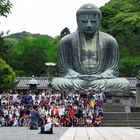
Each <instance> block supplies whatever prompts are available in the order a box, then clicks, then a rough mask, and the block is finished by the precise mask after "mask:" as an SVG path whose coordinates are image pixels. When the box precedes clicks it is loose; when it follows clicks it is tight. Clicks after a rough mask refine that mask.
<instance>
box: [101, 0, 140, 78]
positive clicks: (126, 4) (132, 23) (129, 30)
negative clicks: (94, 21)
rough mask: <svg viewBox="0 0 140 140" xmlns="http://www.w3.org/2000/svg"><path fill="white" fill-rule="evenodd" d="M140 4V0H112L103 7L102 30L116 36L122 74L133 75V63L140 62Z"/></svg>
mask: <svg viewBox="0 0 140 140" xmlns="http://www.w3.org/2000/svg"><path fill="white" fill-rule="evenodd" d="M139 5H140V1H139V0H124V1H122V0H111V1H110V2H109V3H107V4H106V5H105V6H103V7H101V11H102V13H103V17H102V30H103V31H105V32H108V33H109V34H111V35H112V36H114V37H115V38H116V39H117V41H118V44H119V49H120V75H121V76H132V73H133V72H132V69H133V65H138V64H140V57H139V56H140V45H139V44H140V6H139ZM128 69H129V71H128ZM136 70H137V69H136ZM133 71H134V70H133ZM135 73H136V72H135Z"/></svg>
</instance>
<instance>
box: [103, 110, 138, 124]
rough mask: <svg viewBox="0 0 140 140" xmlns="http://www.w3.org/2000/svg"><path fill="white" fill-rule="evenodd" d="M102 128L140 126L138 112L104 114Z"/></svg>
mask: <svg viewBox="0 0 140 140" xmlns="http://www.w3.org/2000/svg"><path fill="white" fill-rule="evenodd" d="M102 126H137V127H138V126H140V112H135V113H122V112H105V113H104V116H103V119H102Z"/></svg>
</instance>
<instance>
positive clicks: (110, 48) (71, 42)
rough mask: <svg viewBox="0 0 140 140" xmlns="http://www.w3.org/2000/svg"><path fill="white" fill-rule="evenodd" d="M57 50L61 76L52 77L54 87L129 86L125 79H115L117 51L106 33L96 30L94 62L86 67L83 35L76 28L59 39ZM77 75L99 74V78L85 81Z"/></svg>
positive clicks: (113, 42)
mask: <svg viewBox="0 0 140 140" xmlns="http://www.w3.org/2000/svg"><path fill="white" fill-rule="evenodd" d="M59 45H60V46H59V50H58V68H59V73H60V77H58V78H54V79H53V81H52V86H53V87H54V88H55V89H68V88H73V89H83V88H88V87H93V88H95V89H99V88H100V89H101V88H103V89H119V90H122V89H128V88H129V82H128V81H127V80H126V79H125V78H117V76H118V61H119V50H118V44H117V42H116V40H115V39H114V38H113V37H112V36H110V35H109V34H106V33H103V32H98V33H97V39H96V47H97V54H96V55H97V63H96V64H94V65H93V66H92V67H89V68H87V67H86V68H85V67H84V65H83V63H82V55H83V53H82V50H83V36H82V35H81V34H80V32H78V31H76V32H74V33H72V34H69V35H66V36H65V37H63V38H62V39H61V40H60V44H59ZM79 75H88V76H89V79H90V76H91V77H92V75H101V76H102V78H99V79H92V78H91V79H90V80H88V79H87V80H84V79H81V78H79Z"/></svg>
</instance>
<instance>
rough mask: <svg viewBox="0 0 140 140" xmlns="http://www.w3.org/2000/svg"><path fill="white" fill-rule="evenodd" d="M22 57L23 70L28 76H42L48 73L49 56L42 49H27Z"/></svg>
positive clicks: (32, 47) (31, 47)
mask: <svg viewBox="0 0 140 140" xmlns="http://www.w3.org/2000/svg"><path fill="white" fill-rule="evenodd" d="M21 57H22V60H21V63H22V70H23V71H25V72H26V76H31V75H35V76H41V75H43V74H45V73H46V67H45V62H47V56H46V54H45V52H44V50H43V49H42V48H41V47H39V46H28V47H25V50H24V52H23V53H22V55H21Z"/></svg>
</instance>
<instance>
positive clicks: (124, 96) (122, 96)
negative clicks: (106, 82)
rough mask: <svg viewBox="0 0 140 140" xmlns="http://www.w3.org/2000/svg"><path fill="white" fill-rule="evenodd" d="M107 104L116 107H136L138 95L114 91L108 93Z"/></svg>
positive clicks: (106, 94)
mask: <svg viewBox="0 0 140 140" xmlns="http://www.w3.org/2000/svg"><path fill="white" fill-rule="evenodd" d="M105 96H106V103H107V104H114V105H117V104H118V105H124V106H135V105H136V99H135V98H136V95H135V93H133V92H130V91H116V92H115V91H112V92H106V93H105Z"/></svg>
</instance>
